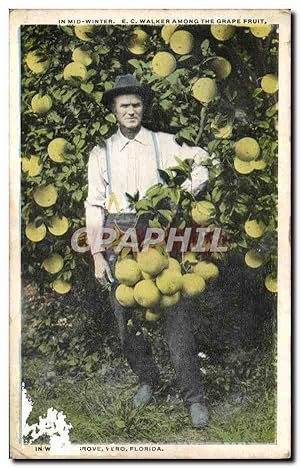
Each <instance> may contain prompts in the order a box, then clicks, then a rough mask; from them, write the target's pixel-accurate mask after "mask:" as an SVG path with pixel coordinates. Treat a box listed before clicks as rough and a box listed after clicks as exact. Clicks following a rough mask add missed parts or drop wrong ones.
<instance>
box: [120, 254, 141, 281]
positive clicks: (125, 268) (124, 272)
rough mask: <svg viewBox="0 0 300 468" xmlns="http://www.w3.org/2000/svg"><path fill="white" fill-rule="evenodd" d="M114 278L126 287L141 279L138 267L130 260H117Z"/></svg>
mask: <svg viewBox="0 0 300 468" xmlns="http://www.w3.org/2000/svg"><path fill="white" fill-rule="evenodd" d="M115 277H116V278H117V280H118V281H119V282H120V283H123V284H125V285H126V286H133V285H135V284H136V283H137V282H138V281H139V280H140V278H141V270H140V267H139V265H138V264H137V262H136V261H135V260H133V259H132V258H124V259H123V260H119V261H118V262H117V263H116V266H115Z"/></svg>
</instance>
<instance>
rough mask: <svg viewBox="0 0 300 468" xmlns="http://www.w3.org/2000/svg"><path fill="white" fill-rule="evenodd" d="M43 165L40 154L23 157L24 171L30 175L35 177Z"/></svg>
mask: <svg viewBox="0 0 300 468" xmlns="http://www.w3.org/2000/svg"><path fill="white" fill-rule="evenodd" d="M41 170H42V165H41V164H40V158H39V157H38V156H30V157H29V158H26V157H24V158H22V171H23V172H27V174H28V175H29V177H35V176H37V175H39V174H40V172H41Z"/></svg>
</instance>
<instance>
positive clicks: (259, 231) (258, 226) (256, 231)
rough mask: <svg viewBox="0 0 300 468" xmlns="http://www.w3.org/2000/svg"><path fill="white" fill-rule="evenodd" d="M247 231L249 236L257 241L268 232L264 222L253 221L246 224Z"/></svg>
mask: <svg viewBox="0 0 300 468" xmlns="http://www.w3.org/2000/svg"><path fill="white" fill-rule="evenodd" d="M244 227H245V231H246V233H247V234H248V236H250V237H253V238H254V239H257V238H259V237H261V236H262V235H263V233H264V232H265V230H266V226H265V224H264V223H263V222H262V221H257V220H256V219H251V220H248V221H246V222H245V226H244Z"/></svg>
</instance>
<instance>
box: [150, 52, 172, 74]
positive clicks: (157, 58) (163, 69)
mask: <svg viewBox="0 0 300 468" xmlns="http://www.w3.org/2000/svg"><path fill="white" fill-rule="evenodd" d="M175 69H176V59H175V57H174V56H173V55H172V54H170V53H169V52H158V53H157V54H155V55H154V57H153V59H152V70H153V72H154V73H155V74H156V75H158V76H160V77H165V76H168V75H170V74H171V73H173V71H174V70H175Z"/></svg>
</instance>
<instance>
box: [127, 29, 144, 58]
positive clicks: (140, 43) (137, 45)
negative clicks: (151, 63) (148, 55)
mask: <svg viewBox="0 0 300 468" xmlns="http://www.w3.org/2000/svg"><path fill="white" fill-rule="evenodd" d="M148 39H149V36H148V34H147V33H146V32H145V31H143V30H142V29H139V28H138V29H135V30H134V31H133V32H132V33H131V34H130V37H129V42H128V50H129V51H130V52H131V53H132V54H134V55H141V54H144V53H145V52H146V50H147V49H148Z"/></svg>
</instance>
